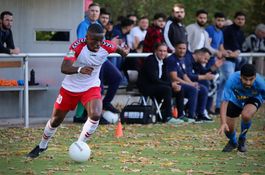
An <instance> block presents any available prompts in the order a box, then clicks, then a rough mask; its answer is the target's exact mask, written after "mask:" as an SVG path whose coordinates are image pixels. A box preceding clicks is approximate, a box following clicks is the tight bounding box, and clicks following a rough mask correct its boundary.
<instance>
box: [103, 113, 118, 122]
mask: <svg viewBox="0 0 265 175" xmlns="http://www.w3.org/2000/svg"><path fill="white" fill-rule="evenodd" d="M102 117H103V118H104V119H105V120H107V121H108V122H109V123H112V124H114V123H117V122H118V120H119V114H115V113H113V112H110V111H104V112H103V114H102Z"/></svg>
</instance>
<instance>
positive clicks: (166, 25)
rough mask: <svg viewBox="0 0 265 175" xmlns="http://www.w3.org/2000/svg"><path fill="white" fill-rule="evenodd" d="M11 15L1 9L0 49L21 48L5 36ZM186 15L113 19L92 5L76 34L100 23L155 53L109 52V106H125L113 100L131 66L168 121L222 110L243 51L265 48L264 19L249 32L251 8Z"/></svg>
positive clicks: (179, 8)
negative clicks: (229, 16) (175, 111)
mask: <svg viewBox="0 0 265 175" xmlns="http://www.w3.org/2000/svg"><path fill="white" fill-rule="evenodd" d="M10 16H12V13H6V12H5V13H4V12H3V13H2V14H1V32H0V39H1V42H0V53H15V51H16V49H15V47H14V44H12V43H11V44H10V43H6V41H5V39H6V38H8V36H10V34H11V37H12V32H11V29H10V28H11V25H10V20H11V19H10ZM184 18H185V7H184V5H183V4H175V5H174V6H173V7H172V11H171V14H170V16H169V17H168V14H164V13H155V14H154V17H153V19H152V21H151V22H150V21H149V19H148V18H147V17H146V16H142V17H138V16H136V15H133V14H128V15H127V16H125V17H124V16H121V17H119V18H118V20H117V22H115V24H114V23H113V21H112V20H111V14H110V13H109V12H108V11H107V10H106V9H104V8H100V5H99V4H97V3H92V4H91V5H90V6H89V7H88V10H87V13H86V16H85V18H84V20H83V21H82V22H81V23H80V24H79V26H78V27H77V38H85V36H86V31H87V29H88V27H89V26H90V24H93V23H98V24H100V25H102V27H103V28H104V31H105V38H106V39H108V40H112V39H113V38H115V39H119V41H120V45H121V46H123V45H128V46H129V47H130V49H131V52H134V53H143V52H148V53H153V54H151V55H150V56H148V57H146V58H118V57H117V58H116V57H110V58H108V60H107V61H106V62H105V63H104V64H103V66H102V68H101V73H100V78H101V81H102V82H103V83H102V89H103V90H104V88H103V84H105V85H107V86H108V89H107V92H106V93H105V96H104V99H103V109H104V110H110V111H112V112H114V113H119V112H120V111H119V110H118V109H116V108H115V107H114V106H113V105H112V104H111V101H112V100H113V98H114V96H115V93H116V91H117V89H118V88H119V85H120V84H121V83H123V84H126V85H128V90H129V89H130V86H131V82H130V81H129V79H130V78H129V74H128V70H136V71H137V72H138V73H139V75H138V82H137V86H138V88H139V90H140V92H141V93H142V94H143V95H145V96H152V97H155V98H156V99H158V100H162V99H163V106H162V112H163V122H169V123H174V124H178V123H182V122H183V121H185V122H211V121H212V118H211V117H210V116H209V114H218V113H219V109H220V104H221V99H222V92H223V89H224V85H225V81H226V80H227V79H228V77H229V76H230V75H231V74H232V73H233V72H235V71H237V70H240V68H241V66H242V65H244V64H245V63H247V62H248V60H247V58H246V57H241V56H240V53H241V52H265V40H264V38H265V25H264V24H262V23H261V24H258V25H257V27H256V30H255V32H254V33H253V34H251V35H249V36H247V37H245V35H244V32H243V30H242V28H243V27H244V25H245V22H246V14H245V13H243V12H241V11H238V12H236V13H235V15H234V18H233V19H232V20H229V19H227V18H226V16H225V14H224V13H222V12H216V13H215V14H214V20H213V23H212V24H210V25H208V23H207V21H208V12H207V11H206V10H204V9H200V10H198V11H197V12H196V14H195V19H194V23H192V24H189V25H187V26H185V25H184V24H183V20H184ZM6 20H9V22H8V21H6ZM9 39H10V38H9ZM8 47H9V48H8ZM7 48H8V49H7ZM168 55H170V56H168ZM172 99H174V100H172ZM186 101H187V102H186ZM172 102H173V103H172ZM184 104H185V105H184ZM173 106H175V107H176V108H177V109H178V118H177V119H176V118H174V117H172V114H171V109H172V107H173ZM80 111H81V112H80ZM83 111H84V108H83V107H82V105H81V104H80V105H78V108H77V113H76V116H75V121H77V122H78V121H81V120H82V119H80V118H81V115H82V113H83Z"/></svg>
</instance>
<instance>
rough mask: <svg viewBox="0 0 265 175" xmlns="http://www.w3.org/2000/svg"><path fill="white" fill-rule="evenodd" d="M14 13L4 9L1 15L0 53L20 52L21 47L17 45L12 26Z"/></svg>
mask: <svg viewBox="0 0 265 175" xmlns="http://www.w3.org/2000/svg"><path fill="white" fill-rule="evenodd" d="M12 25H13V14H12V13H11V12H10V11H3V12H2V13H1V16H0V53H7V54H19V53H20V49H19V48H16V47H15V44H14V41H13V34H12V30H11V27H12Z"/></svg>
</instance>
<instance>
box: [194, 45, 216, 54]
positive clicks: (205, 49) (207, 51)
mask: <svg viewBox="0 0 265 175" xmlns="http://www.w3.org/2000/svg"><path fill="white" fill-rule="evenodd" d="M196 53H208V54H209V55H212V53H211V51H210V50H209V49H207V48H206V47H203V48H201V49H197V50H195V51H194V54H196Z"/></svg>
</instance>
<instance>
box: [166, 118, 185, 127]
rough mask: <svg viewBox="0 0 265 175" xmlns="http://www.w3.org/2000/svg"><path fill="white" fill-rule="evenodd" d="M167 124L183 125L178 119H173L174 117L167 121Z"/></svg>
mask: <svg viewBox="0 0 265 175" xmlns="http://www.w3.org/2000/svg"><path fill="white" fill-rule="evenodd" d="M167 123H169V124H174V125H178V124H181V123H184V121H183V120H180V119H175V118H174V117H172V118H171V119H170V120H168V121H167Z"/></svg>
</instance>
